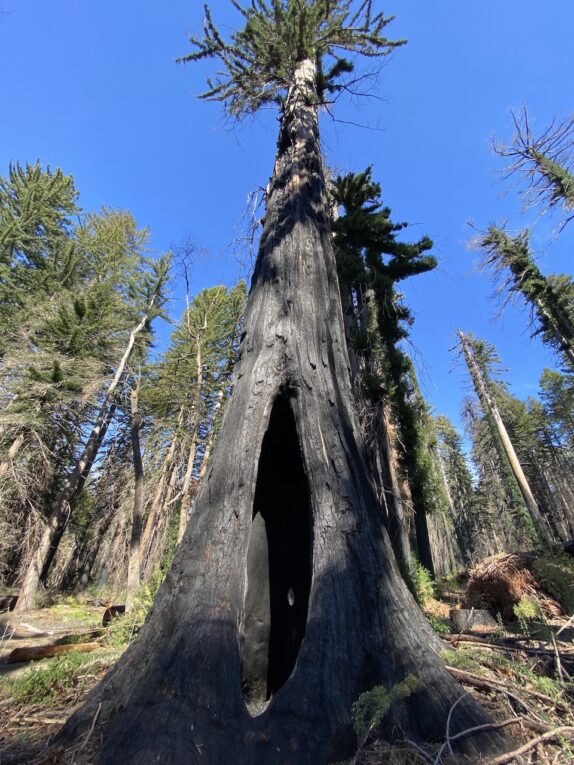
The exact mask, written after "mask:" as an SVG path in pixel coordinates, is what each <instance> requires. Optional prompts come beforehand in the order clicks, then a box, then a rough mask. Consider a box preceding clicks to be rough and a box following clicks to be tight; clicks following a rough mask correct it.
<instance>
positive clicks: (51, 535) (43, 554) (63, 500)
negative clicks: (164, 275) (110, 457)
mask: <svg viewBox="0 0 574 765" xmlns="http://www.w3.org/2000/svg"><path fill="white" fill-rule="evenodd" d="M153 303H154V300H153V299H152V301H151V303H150V306H149V309H148V311H147V312H146V314H145V315H144V316H143V318H142V319H141V321H140V322H139V324H138V325H137V326H136V327H134V329H132V331H131V333H130V337H129V340H128V345H127V347H126V349H125V351H124V354H123V356H122V358H121V360H120V363H119V364H118V367H117V369H116V373H115V375H114V377H113V379H112V381H111V383H110V385H109V386H108V390H107V391H106V395H105V397H104V401H103V403H102V406H101V407H100V412H99V414H98V418H97V420H96V424H95V425H94V427H93V428H92V431H91V433H90V435H89V437H88V440H87V441H86V445H85V446H84V449H83V451H82V454H81V456H80V458H79V460H78V462H77V463H76V465H75V466H74V469H73V471H72V472H71V474H70V476H69V478H68V480H67V482H66V485H65V487H64V489H63V490H62V493H61V494H60V496H59V498H58V501H57V503H56V506H55V507H54V510H53V511H52V513H51V514H50V516H49V518H48V519H47V522H46V526H45V529H44V532H43V534H42V538H41V540H40V542H39V544H38V547H37V549H36V552H35V553H34V555H33V557H32V559H31V561H30V563H29V564H28V568H27V569H26V572H25V574H24V579H23V581H22V586H21V588H20V595H19V597H18V601H17V603H16V609H15V610H17V611H27V610H29V609H30V608H33V607H34V603H35V600H36V593H37V592H38V587H39V586H40V581H41V580H45V579H46V577H47V575H48V572H49V567H50V563H51V561H52V560H53V559H54V556H55V554H56V550H57V547H58V542H59V541H60V539H61V538H62V534H63V533H64V529H65V527H66V524H67V522H68V520H69V517H70V515H71V513H72V512H73V511H74V507H75V504H76V501H77V499H78V497H79V495H80V493H81V491H82V489H83V487H84V484H85V482H86V479H87V477H88V475H89V474H90V470H91V469H92V465H93V463H94V460H95V458H96V456H97V454H98V451H99V448H100V446H101V444H102V441H103V440H104V437H105V434H106V431H107V429H108V426H109V424H110V422H111V419H112V415H113V412H114V409H115V405H114V403H113V400H114V396H115V393H116V390H117V387H118V385H119V383H120V380H121V379H122V377H123V374H124V371H125V368H126V365H127V363H128V361H129V358H130V356H131V354H132V351H133V348H134V345H135V341H136V337H137V336H138V335H139V333H140V332H141V331H142V329H143V328H144V327H145V325H146V322H147V319H148V314H149V311H150V310H151V309H152V307H153Z"/></svg>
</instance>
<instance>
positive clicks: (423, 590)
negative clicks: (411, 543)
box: [404, 555, 436, 608]
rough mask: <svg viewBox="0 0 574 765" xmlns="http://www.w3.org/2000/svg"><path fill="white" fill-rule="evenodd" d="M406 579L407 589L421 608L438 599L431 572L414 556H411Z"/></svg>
mask: <svg viewBox="0 0 574 765" xmlns="http://www.w3.org/2000/svg"><path fill="white" fill-rule="evenodd" d="M404 578H405V581H406V583H407V587H408V588H409V590H410V591H411V592H412V594H413V595H414V598H415V600H416V601H417V603H418V604H419V606H420V607H421V608H422V607H423V606H424V605H425V603H426V602H427V601H428V600H430V599H431V598H435V597H436V587H435V582H434V579H433V578H432V575H431V573H430V571H428V569H426V568H425V567H424V566H423V565H422V564H421V563H419V561H418V559H417V558H416V557H415V556H414V555H412V556H411V568H410V571H408V572H407V573H406V574H405V576H404Z"/></svg>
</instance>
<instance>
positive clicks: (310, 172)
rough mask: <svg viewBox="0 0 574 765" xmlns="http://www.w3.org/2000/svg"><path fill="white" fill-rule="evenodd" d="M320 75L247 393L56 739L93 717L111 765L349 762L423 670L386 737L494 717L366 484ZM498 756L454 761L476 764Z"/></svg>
mask: <svg viewBox="0 0 574 765" xmlns="http://www.w3.org/2000/svg"><path fill="white" fill-rule="evenodd" d="M314 78H315V66H314V63H313V62H312V61H309V60H305V61H303V62H302V63H301V64H300V66H299V67H298V70H297V73H296V81H295V85H294V86H293V87H292V89H291V91H290V93H289V96H288V98H287V101H286V105H285V107H284V113H283V116H282V122H281V130H280V136H279V142H278V151H277V159H276V164H275V171H274V175H273V178H272V180H271V188H270V194H269V199H268V210H267V216H266V222H265V228H264V231H263V235H262V242H261V249H260V253H259V258H258V261H257V265H256V269H255V273H254V277H253V284H252V289H251V294H250V298H249V301H248V305H247V310H246V316H245V324H244V336H243V340H242V344H241V349H240V350H241V355H240V360H239V363H238V366H237V369H236V373H235V379H234V390H233V394H232V396H231V398H230V400H229V402H228V404H227V407H226V410H225V414H224V417H223V423H222V427H221V432H220V437H219V439H218V441H217V444H216V447H215V450H214V454H213V457H212V460H211V462H210V465H209V467H208V470H207V474H206V476H205V480H204V482H203V484H202V486H201V488H200V491H199V494H198V496H197V500H196V503H195V509H194V512H193V513H192V515H191V517H190V520H189V523H188V527H187V530H186V533H185V536H184V538H183V540H182V543H181V544H180V545H179V547H178V549H177V551H176V555H175V559H174V564H173V567H172V569H171V571H170V572H169V574H168V576H167V578H166V580H165V582H164V584H163V585H162V588H161V590H160V593H159V595H158V598H157V600H156V603H155V604H154V607H153V610H152V613H151V616H150V618H149V620H148V622H147V623H146V625H145V626H144V628H143V629H142V631H141V632H140V635H139V636H138V638H137V639H136V641H135V642H134V643H133V644H132V646H131V647H130V648H129V649H128V651H127V652H126V654H125V655H124V656H123V658H122V659H121V660H120V662H119V663H118V664H117V665H116V667H115V668H114V669H113V670H112V671H111V672H110V673H109V675H108V676H107V677H106V678H105V679H104V681H103V682H102V683H101V684H100V686H99V687H98V688H97V689H96V690H95V691H94V692H93V693H92V695H91V696H90V697H89V699H88V701H87V703H86V704H85V705H84V706H83V707H82V708H81V709H80V710H79V711H78V712H77V713H76V714H75V715H74V716H73V717H72V718H71V720H70V721H69V722H68V723H67V725H66V727H65V728H64V730H63V732H62V734H61V735H60V738H59V743H60V744H62V745H64V746H65V747H67V746H69V745H70V743H71V742H73V741H76V740H77V741H80V740H83V737H84V736H85V735H86V733H87V732H88V731H90V727H91V726H92V727H93V721H94V720H95V719H96V717H97V727H96V730H95V732H94V733H93V735H92V736H91V741H93V742H97V744H96V745H97V747H98V748H99V762H100V763H109V764H110V765H111V763H117V762H122V763H126V764H127V763H138V765H144V764H145V763H152V762H158V761H161V762H162V763H165V764H166V765H167V764H168V763H173V764H174V765H175V764H176V763H177V764H180V763H181V765H183V764H184V763H185V765H192V764H193V763H197V764H198V765H199V764H200V763H201V764H202V765H205V764H209V765H216V764H217V765H224V764H226V763H229V762H231V761H233V762H235V763H237V765H247V764H248V763H249V765H256V764H259V765H279V763H287V762H291V763H298V765H322V764H325V763H328V762H331V761H335V760H340V759H342V758H343V757H345V756H348V755H349V754H350V753H351V752H352V751H353V749H354V747H355V745H356V741H355V736H354V734H353V731H352V726H351V705H352V703H353V702H354V701H355V700H356V699H357V697H358V695H359V694H360V693H361V692H362V691H365V690H367V689H370V688H372V687H373V686H375V685H380V684H383V685H386V686H388V687H390V686H392V685H393V684H395V683H396V682H397V681H401V680H403V679H404V677H405V676H406V675H408V674H410V673H411V674H414V675H416V677H417V678H418V685H417V689H416V690H415V691H414V692H413V693H412V694H411V695H410V696H408V697H407V698H405V699H403V700H402V701H399V702H397V703H396V704H395V705H394V706H393V707H392V710H391V711H390V713H389V714H388V715H387V717H386V718H385V724H384V730H385V734H386V735H388V736H389V737H390V738H394V737H397V736H400V737H403V736H406V737H409V738H416V739H418V740H421V739H427V740H428V739H433V740H436V739H437V738H438V737H441V736H443V735H444V733H445V728H446V720H447V717H448V716H449V710H451V707H452V705H453V703H454V702H455V701H459V702H460V703H458V704H457V706H456V709H455V710H454V711H453V712H452V717H451V720H450V733H451V735H452V734H454V733H455V732H457V731H461V730H462V729H464V728H467V727H471V726H473V725H477V724H480V723H482V722H486V720H487V717H486V715H485V714H484V712H483V711H482V710H481V709H480V707H479V706H478V705H476V704H475V703H474V702H473V701H472V700H471V699H470V698H469V697H465V698H463V699H462V700H461V699H460V697H462V696H464V692H463V691H462V689H461V687H460V686H459V685H458V684H457V683H456V682H455V681H454V680H452V679H451V677H450V676H449V674H448V673H447V671H446V670H445V668H444V665H443V663H442V662H441V660H440V659H439V658H438V655H437V651H439V650H440V649H441V647H442V644H441V643H440V641H439V640H438V639H437V637H436V636H435V634H434V633H433V632H432V630H431V628H430V627H429V625H428V624H427V622H426V621H425V619H424V617H423V616H422V614H421V612H420V611H419V609H418V607H417V606H416V604H415V603H414V601H413V599H412V597H411V596H410V594H409V593H408V590H407V589H406V587H405V585H404V584H403V581H402V579H401V576H400V574H399V572H398V569H397V566H396V563H395V560H394V557H393V554H392V551H391V547H390V543H389V541H388V537H387V535H386V532H385V531H384V529H383V524H382V522H381V520H382V519H381V515H380V512H379V510H378V506H377V502H376V498H375V496H374V491H373V486H372V484H371V483H370V481H369V479H368V476H367V472H366V469H365V460H364V455H363V446H362V443H361V442H360V440H359V437H358V429H357V425H356V421H355V415H354V412H353V408H352V392H351V386H350V380H349V369H348V357H347V352H346V347H345V341H344V331H343V321H342V312H341V305H340V299H339V293H338V285H337V278H336V271H335V263H334V256H333V250H332V243H331V235H330V231H329V220H328V210H327V203H326V198H325V196H326V195H325V185H324V178H323V170H322V165H321V156H320V148H319V138H318V119H317V108H316V106H314V105H313V104H314V103H316V99H315V98H314V97H313V96H314V90H313V87H314V85H313V83H314ZM501 741H502V739H501V738H500V737H499V734H498V733H495V732H488V733H482V734H481V735H479V736H466V737H463V738H461V739H458V740H457V741H456V742H454V743H453V747H454V745H455V743H456V744H460V747H461V748H462V749H464V750H466V751H467V752H468V753H470V754H472V755H473V756H474V757H475V759H476V757H477V755H478V753H479V752H480V753H485V752H488V751H492V750H495V749H497V748H498V747H499V746H500V743H501ZM100 742H101V743H100ZM87 749H89V747H88V748H87ZM86 751H87V750H84V752H86ZM90 757H92V760H91V761H93V757H94V755H93V753H92V754H90Z"/></svg>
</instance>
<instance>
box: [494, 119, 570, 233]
mask: <svg viewBox="0 0 574 765" xmlns="http://www.w3.org/2000/svg"><path fill="white" fill-rule="evenodd" d="M512 119H513V122H514V129H515V133H514V136H513V139H512V143H511V144H510V145H504V144H499V145H498V144H495V146H494V149H495V151H496V153H497V154H499V155H500V156H501V157H505V158H508V159H510V164H509V166H508V167H507V170H506V173H507V175H509V176H510V175H513V174H518V175H521V176H523V177H525V178H526V180H527V183H528V187H527V194H528V195H529V196H530V198H531V199H533V201H534V202H542V203H543V204H545V205H546V207H547V208H552V207H556V206H558V205H562V206H563V207H564V209H565V210H566V218H565V219H564V221H563V223H562V226H564V225H566V223H568V222H569V221H571V220H572V218H573V217H574V216H573V215H572V213H571V212H570V211H571V210H572V209H573V208H574V174H573V173H572V158H573V148H574V115H572V116H570V117H567V118H566V119H564V120H562V121H558V120H556V119H554V120H552V122H551V123H550V125H549V126H548V127H547V128H546V129H545V130H544V131H543V132H542V133H541V134H540V135H539V136H538V137H536V136H535V135H534V133H533V132H532V129H531V127H530V122H529V119H528V113H527V111H526V107H523V108H522V110H521V111H520V112H519V113H515V112H512Z"/></svg>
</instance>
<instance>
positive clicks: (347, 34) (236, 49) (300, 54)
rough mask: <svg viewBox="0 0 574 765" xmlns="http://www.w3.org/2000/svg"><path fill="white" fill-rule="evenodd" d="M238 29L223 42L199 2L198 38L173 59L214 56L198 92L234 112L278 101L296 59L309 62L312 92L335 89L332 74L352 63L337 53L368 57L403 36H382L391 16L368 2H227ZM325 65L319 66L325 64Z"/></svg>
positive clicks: (338, 74) (344, 71)
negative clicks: (213, 68)
mask: <svg viewBox="0 0 574 765" xmlns="http://www.w3.org/2000/svg"><path fill="white" fill-rule="evenodd" d="M231 3H232V4H233V6H234V7H235V8H236V9H237V11H238V12H239V13H240V14H241V16H242V18H243V24H244V26H243V28H242V29H240V30H239V31H237V32H234V33H233V34H232V35H231V39H230V41H229V42H226V41H225V40H224V39H223V37H222V36H221V33H220V32H219V30H218V29H217V27H216V26H215V23H214V21H213V19H212V16H211V11H210V9H209V8H208V6H207V5H206V6H205V23H204V37H203V38H200V37H195V36H192V37H190V43H191V46H192V49H193V52H192V53H190V54H188V55H187V56H183V57H181V58H180V59H178V60H179V61H181V62H188V61H199V60H201V59H206V58H215V59H217V60H219V62H220V64H222V66H223V69H222V70H220V71H219V72H218V73H217V76H216V78H215V79H213V80H212V79H209V80H208V83H207V84H208V89H207V91H206V92H205V93H203V94H202V95H201V96H200V97H201V98H205V99H207V100H212V101H221V102H224V104H225V106H226V108H227V110H228V112H229V113H230V114H232V115H233V116H235V117H241V116H243V115H245V114H249V113H253V112H255V111H257V109H259V108H260V107H261V106H263V105H265V104H268V103H275V104H282V103H283V102H284V100H285V98H286V95H287V92H288V91H289V88H290V87H291V86H292V85H293V84H294V75H295V71H296V69H297V67H298V65H299V64H300V63H301V62H302V61H304V60H305V59H311V60H313V61H314V62H315V63H316V64H317V69H318V73H319V75H318V82H317V84H316V89H317V92H318V94H319V95H321V94H322V93H323V92H325V91H330V92H333V91H336V90H338V89H340V87H341V85H340V82H339V81H340V77H341V75H343V74H348V73H349V72H350V71H352V69H353V64H352V62H351V61H349V60H347V59H345V58H342V57H341V55H340V54H341V52H345V53H347V54H357V55H362V56H366V57H368V58H377V57H381V56H386V55H388V54H389V53H390V52H391V51H392V50H393V49H394V48H396V47H397V46H399V45H402V44H403V43H404V41H402V40H399V41H396V42H392V41H389V40H387V38H386V37H385V36H384V34H383V32H384V29H385V27H386V26H387V24H388V23H389V22H390V21H391V19H387V18H385V17H384V16H383V14H382V13H374V12H373V10H372V0H362V2H360V3H359V4H358V5H356V4H355V2H354V0H270V1H268V0H254V1H253V2H251V3H249V4H248V5H247V6H243V5H241V4H240V2H239V0H231ZM325 65H326V68H325Z"/></svg>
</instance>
